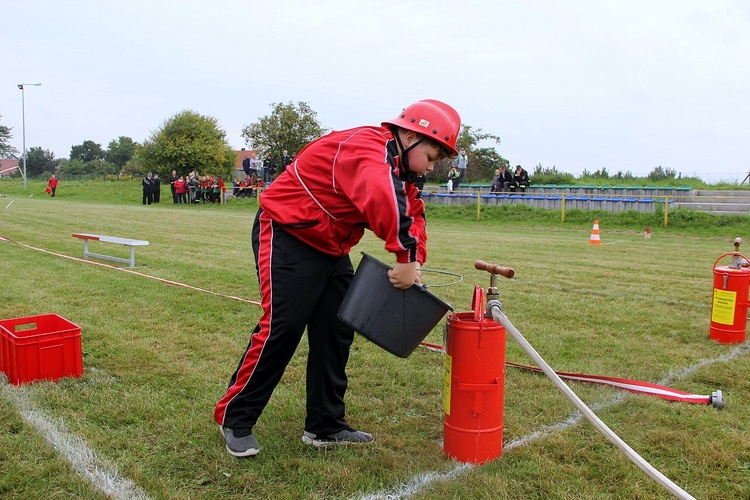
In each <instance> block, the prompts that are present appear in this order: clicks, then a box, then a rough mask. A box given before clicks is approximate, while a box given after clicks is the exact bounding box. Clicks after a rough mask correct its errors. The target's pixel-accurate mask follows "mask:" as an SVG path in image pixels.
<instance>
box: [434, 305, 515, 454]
mask: <svg viewBox="0 0 750 500" xmlns="http://www.w3.org/2000/svg"><path fill="white" fill-rule="evenodd" d="M445 340H446V341H445V408H444V411H445V415H444V416H445V418H444V420H443V432H444V435H443V450H444V451H445V453H446V455H448V456H449V457H451V458H453V459H456V460H458V461H461V462H471V463H483V462H487V461H489V460H493V459H495V458H497V457H499V456H500V455H502V452H503V402H504V397H505V328H503V326H502V325H501V324H500V323H498V322H497V321H495V320H494V319H492V318H485V317H484V314H483V312H481V311H480V312H479V314H476V313H473V312H468V313H455V314H451V315H450V316H448V320H447V323H446V339H445Z"/></svg>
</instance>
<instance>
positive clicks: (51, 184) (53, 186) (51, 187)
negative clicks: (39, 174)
mask: <svg viewBox="0 0 750 500" xmlns="http://www.w3.org/2000/svg"><path fill="white" fill-rule="evenodd" d="M58 184H60V183H59V182H58V180H57V176H55V174H52V177H50V178H49V181H48V182H47V190H46V191H47V192H48V193H49V195H50V196H51V197H52V198H54V197H55V191H57V186H58Z"/></svg>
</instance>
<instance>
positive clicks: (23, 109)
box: [18, 83, 41, 191]
mask: <svg viewBox="0 0 750 500" xmlns="http://www.w3.org/2000/svg"><path fill="white" fill-rule="evenodd" d="M27 85H29V86H32V87H39V86H40V85H41V83H19V84H18V88H19V89H21V121H22V127H23V189H24V191H25V190H26V99H25V98H24V91H23V89H24V87H25V86H27Z"/></svg>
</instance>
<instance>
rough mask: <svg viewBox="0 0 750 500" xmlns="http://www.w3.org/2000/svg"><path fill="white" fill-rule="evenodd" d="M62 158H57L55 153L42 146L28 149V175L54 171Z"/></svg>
mask: <svg viewBox="0 0 750 500" xmlns="http://www.w3.org/2000/svg"><path fill="white" fill-rule="evenodd" d="M59 163H60V160H56V159H55V154H54V153H53V152H52V151H50V150H48V149H42V148H40V147H33V148H30V149H28V150H26V175H29V176H34V175H42V174H44V173H50V174H52V173H54V172H55V170H56V169H57V165H58V164H59Z"/></svg>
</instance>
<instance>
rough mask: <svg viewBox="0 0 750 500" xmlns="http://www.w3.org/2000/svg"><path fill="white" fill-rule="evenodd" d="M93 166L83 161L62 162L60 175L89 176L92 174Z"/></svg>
mask: <svg viewBox="0 0 750 500" xmlns="http://www.w3.org/2000/svg"><path fill="white" fill-rule="evenodd" d="M91 170H92V169H91V165H89V164H87V163H84V162H82V161H81V160H67V159H63V160H60V169H59V172H60V174H64V175H88V174H90V173H91Z"/></svg>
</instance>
